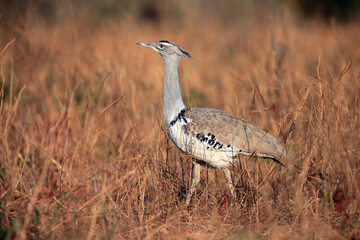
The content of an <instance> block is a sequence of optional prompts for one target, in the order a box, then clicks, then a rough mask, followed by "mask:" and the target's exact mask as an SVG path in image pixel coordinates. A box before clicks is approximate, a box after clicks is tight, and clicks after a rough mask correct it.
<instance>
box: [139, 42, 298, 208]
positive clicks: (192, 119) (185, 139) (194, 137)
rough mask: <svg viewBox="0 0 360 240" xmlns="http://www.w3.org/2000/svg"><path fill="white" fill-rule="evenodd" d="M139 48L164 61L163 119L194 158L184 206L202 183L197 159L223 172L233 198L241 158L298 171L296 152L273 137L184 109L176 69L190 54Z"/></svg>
mask: <svg viewBox="0 0 360 240" xmlns="http://www.w3.org/2000/svg"><path fill="white" fill-rule="evenodd" d="M137 44H138V45H140V46H145V47H148V48H151V49H152V50H154V51H155V52H157V53H159V54H160V56H161V57H162V58H163V60H164V63H165V79H164V94H163V115H164V121H165V125H166V128H167V132H168V135H169V137H170V139H171V140H172V142H173V143H174V144H175V145H176V146H177V147H178V148H179V149H180V150H181V151H182V152H184V153H186V154H190V155H192V156H194V157H195V159H194V158H193V165H192V173H191V184H190V185H191V186H190V189H189V192H188V194H187V197H186V201H185V206H187V205H188V204H189V203H190V200H191V197H192V195H193V193H194V191H195V188H196V186H197V184H198V183H199V181H200V163H199V162H198V161H197V160H196V159H199V160H201V161H203V162H205V163H206V164H208V165H210V166H212V167H215V168H219V169H221V170H222V171H223V173H224V176H225V179H226V182H227V186H228V188H229V191H230V193H231V195H233V196H234V190H235V189H234V186H233V183H232V180H231V174H230V170H229V168H230V167H231V166H232V165H233V164H234V162H235V161H236V160H237V158H238V156H239V155H247V156H252V157H260V158H267V159H271V160H274V161H275V162H277V163H279V164H281V165H283V166H285V167H288V168H292V169H295V170H297V168H296V166H295V165H293V164H291V162H294V161H295V159H296V154H295V152H293V151H291V150H287V149H285V146H284V145H283V144H280V143H279V142H278V141H277V140H276V139H275V138H274V137H273V136H271V135H269V134H267V133H266V132H264V131H262V130H260V129H259V128H257V127H255V126H254V125H252V124H250V123H248V122H246V121H245V120H244V119H242V118H240V117H237V116H234V115H232V114H229V113H226V112H223V111H220V110H215V109H208V108H187V107H185V105H184V102H183V100H182V97H181V93H180V86H179V77H178V72H177V67H178V62H179V59H180V57H183V58H191V56H190V54H189V53H187V52H185V51H184V50H183V49H182V48H181V47H179V46H178V45H176V44H175V43H173V42H171V41H165V40H162V41H158V42H154V43H146V42H138V43H137Z"/></svg>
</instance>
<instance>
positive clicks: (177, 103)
mask: <svg viewBox="0 0 360 240" xmlns="http://www.w3.org/2000/svg"><path fill="white" fill-rule="evenodd" d="M163 59H164V63H165V80H164V95H163V114H164V120H165V124H166V127H167V128H169V127H170V122H171V121H172V120H174V119H175V118H176V116H177V115H178V114H179V113H180V111H181V110H182V109H184V108H185V105H184V102H183V100H182V98H181V92H180V85H179V76H178V72H177V67H178V62H179V57H171V58H170V57H163Z"/></svg>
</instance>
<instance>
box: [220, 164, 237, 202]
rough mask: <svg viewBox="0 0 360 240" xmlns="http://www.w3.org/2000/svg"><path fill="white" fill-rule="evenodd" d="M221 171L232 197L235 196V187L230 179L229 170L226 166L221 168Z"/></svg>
mask: <svg viewBox="0 0 360 240" xmlns="http://www.w3.org/2000/svg"><path fill="white" fill-rule="evenodd" d="M222 171H223V173H224V176H225V179H226V184H227V186H228V188H229V191H230V194H231V196H232V197H235V188H234V185H233V182H232V180H231V173H230V170H229V169H228V168H222Z"/></svg>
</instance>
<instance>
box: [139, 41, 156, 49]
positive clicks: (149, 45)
mask: <svg viewBox="0 0 360 240" xmlns="http://www.w3.org/2000/svg"><path fill="white" fill-rule="evenodd" d="M136 44H137V45H140V46H144V47H148V48H152V43H147V42H137V43H136Z"/></svg>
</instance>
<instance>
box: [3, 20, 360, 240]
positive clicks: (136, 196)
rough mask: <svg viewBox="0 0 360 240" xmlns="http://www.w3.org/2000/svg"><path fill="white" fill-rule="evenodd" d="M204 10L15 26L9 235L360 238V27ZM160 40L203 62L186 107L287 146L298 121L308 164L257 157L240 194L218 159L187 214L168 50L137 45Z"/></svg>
mask: <svg viewBox="0 0 360 240" xmlns="http://www.w3.org/2000/svg"><path fill="white" fill-rule="evenodd" d="M195 15H196V14H195ZM191 19H192V20H194V21H195V22H196V24H194V22H192V21H191ZM191 19H190V20H189V19H188V20H184V21H183V22H181V23H176V22H169V23H163V24H161V25H159V24H144V23H138V22H134V21H130V20H129V21H128V22H122V23H115V22H112V21H110V22H108V23H107V24H104V25H101V26H97V27H94V28H92V27H91V26H88V25H84V24H81V23H80V22H78V21H75V20H71V21H68V22H66V23H64V24H62V25H59V26H56V27H45V26H43V25H41V24H39V25H35V26H31V27H27V28H24V29H20V30H16V31H19V33H18V34H17V35H15V34H12V33H11V32H9V29H7V30H2V31H3V33H4V31H8V32H7V34H2V35H1V36H3V37H0V40H1V44H2V45H1V46H0V50H1V53H0V70H1V72H0V75H1V76H0V77H1V81H0V89H1V94H0V125H1V126H0V161H1V165H0V193H1V196H0V198H1V202H0V217H1V225H0V226H1V233H0V234H1V235H0V236H1V237H5V236H7V237H8V239H11V238H18V239H27V238H30V239H34V238H41V239H64V238H65V239H69V238H73V239H94V238H95V239H104V238H105V239H129V238H130V239H132V238H135V239H161V238H162V239H183V238H187V239H205V238H206V239H213V238H229V239H238V238H249V239H252V238H254V239H262V238H268V239H289V238H291V239H350V238H353V239H359V238H360V219H359V209H360V201H359V199H360V187H359V183H360V176H359V174H360V173H359V170H360V166H359V149H360V133H359V126H360V120H359V109H360V102H359V97H360V93H359V90H360V58H359V56H360V45H359V42H360V29H359V27H358V24H355V23H354V24H348V25H337V24H332V25H326V24H322V23H318V22H308V23H306V24H301V23H299V22H294V21H293V20H292V18H290V17H288V16H287V15H286V14H285V15H284V16H282V17H275V18H272V19H271V20H270V22H269V19H262V18H260V17H259V19H257V18H256V17H254V19H257V20H256V21H255V20H254V19H253V20H254V21H253V22H250V23H239V22H233V23H229V24H227V25H226V26H224V25H223V24H221V23H220V22H218V21H215V20H211V19H206V20H204V19H202V18H195V17H194V18H191ZM199 26H201V27H199ZM176 28H178V29H181V30H176ZM12 39H15V40H12ZM161 39H168V40H172V41H174V42H176V43H178V44H179V45H180V46H181V47H183V48H184V49H185V50H186V51H188V52H189V53H190V54H191V55H192V56H193V59H192V60H181V61H180V65H179V76H180V79H181V87H182V93H183V97H184V99H185V101H186V104H187V105H191V106H201V107H211V108H217V109H222V110H225V111H228V112H231V113H233V114H236V115H239V116H242V117H244V118H245V119H247V120H248V121H250V122H252V123H253V124H255V125H257V126H259V127H261V128H262V129H264V130H266V131H268V132H269V133H271V134H272V135H274V136H276V137H278V138H280V139H282V138H283V137H284V136H287V135H288V132H289V129H290V126H291V125H292V124H293V123H295V129H294V130H293V131H292V132H291V133H290V136H289V137H288V140H287V142H288V145H290V146H291V147H292V148H293V149H294V150H295V151H297V152H298V153H299V154H301V155H302V157H303V163H302V168H303V171H302V172H301V173H300V174H298V175H296V174H294V173H292V172H291V171H288V170H285V169H282V168H279V167H278V166H275V165H274V164H273V163H270V162H268V161H264V160H259V162H256V160H254V159H247V158H242V159H241V163H242V164H240V163H239V164H237V165H236V166H235V167H234V171H233V172H232V174H233V180H234V182H235V184H236V187H237V190H238V191H237V195H238V198H237V199H232V198H230V197H229V196H228V194H227V191H226V186H225V181H224V178H223V176H222V174H221V172H219V171H216V170H214V169H206V168H205V169H203V170H202V181H201V182H200V184H199V187H198V189H197V192H196V196H194V198H193V200H192V204H191V206H190V207H189V208H188V209H185V208H184V207H183V204H184V194H186V190H187V188H188V186H189V180H190V169H191V159H190V158H189V157H187V156H184V155H183V154H181V153H180V152H179V151H178V150H177V149H176V147H175V146H174V145H173V144H172V142H171V141H170V140H169V139H168V138H167V136H166V131H165V126H164V124H163V120H162V102H161V95H162V83H163V71H164V66H163V63H162V59H161V58H160V56H158V55H157V54H156V53H154V52H152V51H150V50H148V49H145V48H141V47H139V46H137V45H136V44H135V43H136V42H138V41H157V40H161Z"/></svg>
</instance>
